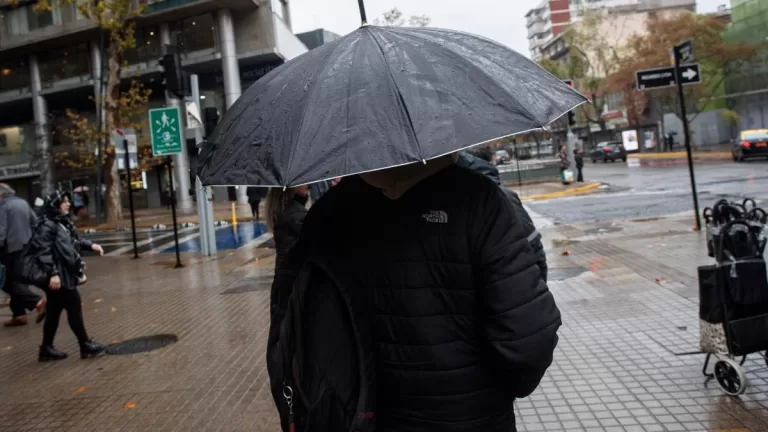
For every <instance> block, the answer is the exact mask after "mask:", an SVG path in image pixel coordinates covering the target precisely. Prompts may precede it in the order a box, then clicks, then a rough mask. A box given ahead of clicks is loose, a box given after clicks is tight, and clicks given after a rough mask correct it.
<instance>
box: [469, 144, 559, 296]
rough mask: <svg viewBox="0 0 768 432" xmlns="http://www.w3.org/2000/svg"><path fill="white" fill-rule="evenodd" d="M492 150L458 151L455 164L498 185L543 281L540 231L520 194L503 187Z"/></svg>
mask: <svg viewBox="0 0 768 432" xmlns="http://www.w3.org/2000/svg"><path fill="white" fill-rule="evenodd" d="M492 156H493V152H492V151H491V150H490V149H488V148H485V149H478V150H477V151H475V152H468V151H463V152H460V153H459V159H458V161H457V162H456V165H458V166H460V167H464V168H467V169H469V170H472V171H474V172H476V173H478V174H482V175H484V176H486V177H488V178H489V179H491V180H492V181H493V182H494V183H496V185H497V186H499V187H500V188H501V190H502V192H504V194H505V195H506V196H507V199H509V203H510V204H512V208H514V209H515V214H516V215H517V216H518V218H519V219H520V223H522V225H523V229H524V230H525V235H526V238H528V241H529V242H530V243H531V247H532V248H533V253H535V254H536V263H537V264H538V266H539V272H540V273H541V278H542V279H544V282H546V281H547V272H548V267H547V253H546V251H544V244H543V243H542V242H541V233H540V232H539V231H538V230H537V229H536V226H535V225H534V224H533V220H532V219H531V216H530V215H529V214H528V211H527V210H526V209H525V207H524V206H523V202H522V201H520V196H518V195H517V193H515V191H513V190H510V189H507V188H505V187H504V186H502V185H501V179H500V178H499V169H498V168H496V166H494V165H493V164H492V163H491V157H492Z"/></svg>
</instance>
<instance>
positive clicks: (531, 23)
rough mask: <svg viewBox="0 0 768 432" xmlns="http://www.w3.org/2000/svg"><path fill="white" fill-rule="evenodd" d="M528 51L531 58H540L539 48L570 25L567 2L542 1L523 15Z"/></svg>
mask: <svg viewBox="0 0 768 432" xmlns="http://www.w3.org/2000/svg"><path fill="white" fill-rule="evenodd" d="M525 19H526V27H527V28H528V50H529V51H530V54H531V58H532V59H534V60H538V59H540V58H541V56H542V54H541V47H542V46H543V45H545V44H546V43H547V42H549V41H551V40H552V39H553V38H555V37H557V36H558V35H560V34H561V33H562V32H563V31H564V30H565V29H566V28H567V27H568V25H569V24H570V23H571V14H570V2H569V0H542V2H541V3H540V4H539V5H538V6H537V7H535V8H534V9H531V10H530V11H528V13H527V14H525Z"/></svg>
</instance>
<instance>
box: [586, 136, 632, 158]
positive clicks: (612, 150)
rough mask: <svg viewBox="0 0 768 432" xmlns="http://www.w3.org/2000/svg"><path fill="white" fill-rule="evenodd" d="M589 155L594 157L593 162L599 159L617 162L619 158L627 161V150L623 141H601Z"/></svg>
mask: <svg viewBox="0 0 768 432" xmlns="http://www.w3.org/2000/svg"><path fill="white" fill-rule="evenodd" d="M589 157H590V158H592V163H596V162H597V161H598V160H601V161H603V162H608V161H611V162H616V160H617V159H621V160H622V161H624V162H626V161H627V150H626V149H625V148H624V144H622V143H621V141H606V142H601V143H599V144H598V145H597V148H596V149H594V150H592V153H590V154H589Z"/></svg>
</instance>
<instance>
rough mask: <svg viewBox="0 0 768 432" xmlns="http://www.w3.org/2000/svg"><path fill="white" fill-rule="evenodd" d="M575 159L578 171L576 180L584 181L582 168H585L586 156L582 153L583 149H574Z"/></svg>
mask: <svg viewBox="0 0 768 432" xmlns="http://www.w3.org/2000/svg"><path fill="white" fill-rule="evenodd" d="M573 160H574V161H575V162H576V171H577V172H578V173H577V175H576V181H577V182H580V183H584V175H583V174H582V172H581V170H582V169H584V157H582V155H581V150H579V149H573Z"/></svg>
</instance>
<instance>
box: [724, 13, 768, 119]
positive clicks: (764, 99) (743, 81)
mask: <svg viewBox="0 0 768 432" xmlns="http://www.w3.org/2000/svg"><path fill="white" fill-rule="evenodd" d="M766 29H768V0H731V24H730V26H729V28H728V30H727V32H726V34H725V38H726V40H728V41H729V42H745V43H750V44H756V43H767V42H768V30H766ZM740 69H741V73H739V74H737V75H733V76H727V77H726V79H725V91H726V97H727V98H728V99H727V100H728V106H729V107H730V108H731V109H733V110H735V111H736V112H738V113H739V117H740V120H741V121H740V124H739V125H737V129H738V130H744V129H768V50H766V51H764V52H762V53H761V54H760V55H758V56H756V58H755V59H754V60H753V61H751V62H749V63H747V64H744V65H743V66H741V67H740ZM734 132H736V131H734Z"/></svg>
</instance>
